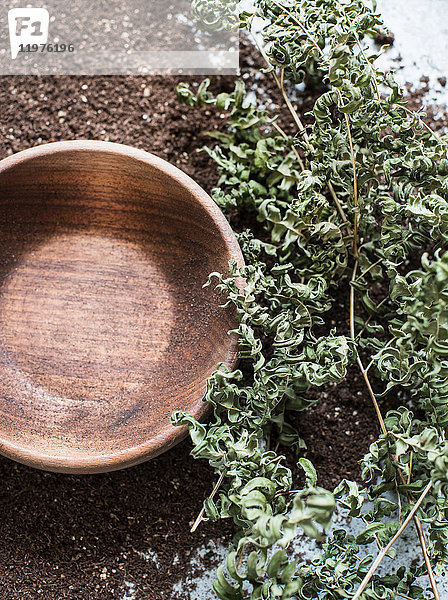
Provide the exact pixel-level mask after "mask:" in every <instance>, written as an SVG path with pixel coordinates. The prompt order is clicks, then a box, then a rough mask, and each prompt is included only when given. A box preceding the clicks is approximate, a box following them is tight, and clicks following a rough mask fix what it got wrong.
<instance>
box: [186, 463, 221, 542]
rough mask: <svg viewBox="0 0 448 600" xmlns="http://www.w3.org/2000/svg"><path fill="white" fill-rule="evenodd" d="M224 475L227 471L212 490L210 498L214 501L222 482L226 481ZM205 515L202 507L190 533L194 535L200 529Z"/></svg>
mask: <svg viewBox="0 0 448 600" xmlns="http://www.w3.org/2000/svg"><path fill="white" fill-rule="evenodd" d="M224 475H225V471H223V472H222V473H221V475H220V476H219V479H218V481H217V482H216V483H215V487H214V488H213V489H212V493H211V494H210V496H209V498H210V499H212V498H213V497H214V496H215V494H216V492H217V491H218V489H219V486H220V485H221V483H222V480H223V479H224ZM204 513H205V506H203V507H202V509H201V512H200V513H199V514H198V516H197V518H196V521H195V522H194V523H193V527H192V528H191V529H190V533H194V532H195V531H196V529H197V528H198V527H199V524H200V522H201V521H202V518H203V516H204Z"/></svg>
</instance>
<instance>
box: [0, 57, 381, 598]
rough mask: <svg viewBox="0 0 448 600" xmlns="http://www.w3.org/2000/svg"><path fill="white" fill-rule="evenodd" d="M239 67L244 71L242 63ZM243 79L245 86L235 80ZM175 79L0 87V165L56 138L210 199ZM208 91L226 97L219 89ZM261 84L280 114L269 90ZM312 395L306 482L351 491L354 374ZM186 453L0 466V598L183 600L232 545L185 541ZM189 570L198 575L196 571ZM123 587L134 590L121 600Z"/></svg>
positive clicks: (191, 487)
mask: <svg viewBox="0 0 448 600" xmlns="http://www.w3.org/2000/svg"><path fill="white" fill-rule="evenodd" d="M243 56H244V59H245V63H246V65H247V64H250V63H252V64H253V58H252V57H251V56H250V52H248V51H247V50H246V51H245V52H243ZM244 77H245V78H248V77H249V78H250V76H249V73H248V72H247V69H246V73H245V75H244ZM178 81H179V79H175V78H168V77H165V78H163V77H153V78H148V77H146V78H145V77H95V78H94V77H47V78H45V77H40V78H37V77H36V78H32V77H26V78H24V77H4V78H1V79H0V103H1V106H2V113H1V120H0V121H1V124H0V132H1V136H0V138H1V139H0V153H1V155H2V156H5V155H8V154H11V153H13V152H17V151H19V150H23V149H25V148H28V147H31V146H34V145H37V144H41V143H44V142H50V141H58V140H68V139H82V138H90V139H100V140H110V141H114V142H121V143H125V144H130V145H132V146H135V147H138V148H143V149H145V150H149V151H151V152H154V153H155V154H158V155H159V156H161V157H162V158H164V159H166V160H169V161H171V162H172V163H174V164H175V165H177V166H178V167H180V168H181V169H183V170H184V171H186V172H187V173H188V174H190V175H191V176H192V177H194V178H195V179H196V180H197V181H198V182H199V183H200V184H201V185H202V186H203V187H204V188H205V189H206V190H210V189H211V188H212V187H213V185H214V183H215V182H216V179H217V174H216V170H215V167H214V165H213V164H212V163H211V161H210V159H208V157H207V155H206V154H204V153H197V152H196V150H197V148H199V147H201V146H202V145H203V144H205V143H206V141H207V138H206V137H205V136H204V135H203V132H204V130H210V129H218V128H219V127H220V125H221V122H222V121H221V119H220V117H219V116H217V115H215V114H214V113H212V111H210V110H208V109H202V110H201V111H199V112H195V111H194V110H193V109H188V108H186V107H183V106H181V105H180V104H179V102H178V101H177V99H176V96H175V93H174V90H175V87H176V84H177V82H178ZM192 81H193V80H192ZM212 84H213V85H214V86H215V87H216V88H220V89H221V90H222V89H228V90H230V89H232V88H233V80H232V79H231V78H223V77H221V78H213V82H212ZM263 86H264V88H265V93H266V94H267V96H268V97H270V99H271V100H273V101H274V102H278V103H279V104H280V101H279V100H278V94H276V92H275V90H274V88H273V86H272V84H271V83H270V81H265V82H264V83H263ZM309 100H310V97H307V96H306V97H305V98H304V100H303V102H304V103H303V106H302V105H301V107H300V110H301V112H306V110H308V106H307V102H308V101H309ZM321 392H322V400H323V401H322V402H321V403H320V404H318V405H317V406H315V407H314V408H312V409H311V410H309V411H308V412H306V413H301V414H300V415H297V416H296V417H295V421H296V424H298V426H299V429H300V432H301V435H302V436H303V437H304V439H305V441H306V443H307V445H308V450H307V455H308V456H309V457H310V458H312V459H313V460H314V462H315V464H316V466H317V468H318V471H319V474H320V476H319V483H320V484H321V485H324V486H328V487H330V488H333V487H334V485H335V484H336V483H337V482H338V481H339V480H340V479H341V477H347V478H354V479H359V475H360V473H359V467H358V464H357V461H358V460H359V458H361V457H362V455H363V454H364V453H365V451H366V450H367V448H368V445H369V443H370V442H371V441H373V439H374V438H375V436H376V435H377V431H378V427H377V424H376V418H375V414H374V412H373V409H372V407H371V404H370V401H369V399H368V397H367V394H366V391H365V389H364V386H363V384H362V382H361V381H360V378H359V377H358V375H357V374H356V371H355V370H352V371H351V376H350V378H348V379H347V381H346V382H345V383H344V384H343V385H340V386H338V387H333V386H332V387H330V388H326V389H324V390H321ZM313 393H318V394H319V393H320V392H319V390H318V391H317V392H313ZM189 451H190V444H189V443H188V442H184V443H182V444H181V445H179V446H177V447H176V448H174V449H173V450H171V451H169V452H168V453H166V454H165V455H163V456H161V457H159V458H157V459H154V460H152V461H151V462H148V463H146V464H143V465H140V466H138V467H134V468H131V469H127V470H125V471H121V472H116V473H112V474H105V475H92V476H68V475H58V474H51V473H44V472H40V471H36V470H33V469H30V468H27V467H24V466H21V465H18V464H16V463H14V462H12V461H10V460H7V459H4V458H0V480H1V482H2V484H1V488H0V490H1V491H0V502H1V503H0V506H1V508H2V510H1V518H0V532H1V537H2V544H1V546H0V572H1V575H0V600H29V599H32V600H35V599H38V598H45V599H46V600H61V599H65V598H66V599H71V600H75V599H76V600H87V599H91V600H112V599H121V598H133V599H135V600H138V599H146V600H159V599H165V598H166V599H168V598H169V599H171V598H172V599H174V598H176V599H177V598H178V599H179V600H188V598H189V593H188V592H183V593H180V592H173V590H172V588H173V585H174V584H176V583H177V582H178V581H179V580H181V579H184V580H185V579H186V578H189V577H191V576H192V575H194V572H193V567H192V566H191V562H190V561H191V558H192V557H194V556H195V555H196V553H197V550H198V548H200V547H201V546H203V545H204V544H206V545H210V547H212V546H213V544H217V543H219V542H223V543H224V544H226V543H227V542H228V541H230V539H231V534H232V530H231V526H230V523H229V522H221V523H219V524H208V523H203V524H202V525H201V526H200V527H199V529H198V531H197V532H196V533H195V534H191V533H190V532H189V529H190V527H191V524H192V522H193V521H194V519H195V517H196V516H197V514H198V512H199V511H200V509H201V506H202V501H203V499H204V498H205V497H206V496H207V495H208V493H209V492H210V490H211V489H212V487H213V485H214V482H215V477H214V474H213V472H212V471H211V470H210V469H209V468H208V466H207V465H206V464H204V463H203V462H199V461H194V460H193V459H192V458H191V457H190V456H189ZM154 553H155V554H154ZM193 562H194V561H193ZM201 562H202V564H203V567H204V568H206V567H207V566H208V565H207V559H205V560H201ZM126 582H131V583H133V584H135V589H134V591H133V592H132V594H131V591H130V588H129V586H128V585H127V584H126ZM127 593H128V594H129V595H127Z"/></svg>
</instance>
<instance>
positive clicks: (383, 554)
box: [352, 481, 432, 600]
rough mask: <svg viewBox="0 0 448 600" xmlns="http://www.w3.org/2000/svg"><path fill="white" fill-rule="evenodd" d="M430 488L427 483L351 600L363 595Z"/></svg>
mask: <svg viewBox="0 0 448 600" xmlns="http://www.w3.org/2000/svg"><path fill="white" fill-rule="evenodd" d="M431 487H432V481H430V482H429V483H428V485H427V486H426V487H425V489H424V490H423V492H422V493H421V495H420V498H419V499H418V500H417V502H416V503H415V504H414V506H413V508H412V510H411V512H410V513H409V514H408V516H407V517H406V519H405V520H404V521H403V524H402V525H401V527H400V528H399V529H398V531H397V533H396V534H395V535H394V536H393V537H392V539H391V540H390V541H389V543H388V544H387V545H386V546H384V548H383V549H382V550H381V552H380V553H379V554H378V556H377V557H376V559H375V560H374V561H373V563H372V565H371V567H370V569H369V570H368V572H367V573H366V576H365V577H364V579H363V580H362V582H361V585H360V586H359V588H358V589H357V590H356V593H355V595H354V596H353V598H352V600H358V598H359V597H360V596H361V594H362V593H363V591H364V590H365V589H366V586H367V584H368V583H369V581H370V580H371V578H372V576H373V574H374V573H375V571H376V570H377V568H378V567H379V565H380V563H381V561H382V560H383V558H384V557H385V556H386V554H387V553H388V551H389V550H390V549H391V547H392V546H393V545H394V544H395V542H396V541H397V539H398V538H399V537H400V535H401V534H402V533H403V531H404V530H405V529H406V527H407V526H408V525H409V523H410V521H411V520H412V518H413V516H414V515H415V513H416V512H417V510H418V509H419V508H420V505H421V504H422V502H423V500H424V499H425V496H426V494H427V493H428V492H429V490H430V489H431Z"/></svg>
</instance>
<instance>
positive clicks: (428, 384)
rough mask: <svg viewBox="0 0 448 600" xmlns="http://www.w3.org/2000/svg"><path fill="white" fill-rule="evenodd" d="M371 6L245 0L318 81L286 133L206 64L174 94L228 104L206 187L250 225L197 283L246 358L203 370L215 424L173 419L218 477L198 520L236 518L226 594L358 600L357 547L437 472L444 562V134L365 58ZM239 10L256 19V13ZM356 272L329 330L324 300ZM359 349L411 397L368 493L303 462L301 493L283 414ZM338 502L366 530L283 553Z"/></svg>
mask: <svg viewBox="0 0 448 600" xmlns="http://www.w3.org/2000/svg"><path fill="white" fill-rule="evenodd" d="M375 10H376V9H375V7H374V6H373V7H372V8H369V7H368V6H367V4H366V3H365V2H364V1H362V0H346V1H343V0H326V1H325V2H323V1H322V0H301V1H300V2H296V1H292V0H255V13H256V14H257V15H258V16H261V17H263V18H264V19H265V20H266V22H267V25H266V27H265V28H264V30H263V38H264V42H265V44H266V46H265V47H266V53H267V54H266V59H267V61H268V65H267V72H273V74H274V75H275V77H276V78H277V81H278V83H279V85H280V86H281V87H282V86H284V89H283V91H284V92H285V94H286V93H287V91H288V86H291V85H293V84H295V83H297V82H299V81H302V80H303V79H305V78H308V81H316V80H317V79H319V81H320V85H321V88H320V89H321V94H320V95H319V96H318V97H317V99H316V101H315V103H314V106H313V108H312V111H311V113H310V115H309V117H310V118H309V121H310V122H309V124H308V125H307V126H306V127H305V128H303V126H302V125H301V123H300V121H299V118H298V115H297V114H295V113H294V111H293V110H292V115H291V119H292V123H295V124H296V125H297V126H298V130H297V134H296V135H288V134H286V133H284V132H283V131H282V130H281V129H280V128H279V127H278V126H277V124H276V122H275V121H276V115H275V114H271V113H270V112H268V111H267V110H266V109H265V108H263V107H260V106H254V105H253V104H251V103H249V102H248V101H247V99H246V94H245V89H244V85H243V83H242V82H237V83H236V86H235V90H234V91H233V92H232V93H230V94H227V93H220V94H218V95H217V96H214V95H213V94H211V93H210V92H209V89H208V87H209V82H208V81H207V80H206V81H205V82H203V83H202V84H201V85H200V86H199V87H198V89H197V90H195V91H193V90H192V89H191V88H190V86H189V85H188V84H182V85H180V86H179V89H178V95H179V97H180V98H181V99H182V100H183V101H184V102H185V103H186V104H188V105H190V106H192V107H200V106H203V105H208V106H209V108H212V107H215V108H216V110H218V111H223V112H224V114H225V115H226V117H227V121H226V129H225V131H220V132H218V133H213V134H212V135H211V137H212V141H211V143H210V146H209V147H207V148H206V149H205V150H206V151H207V152H208V153H209V155H210V156H211V157H212V158H213V159H214V160H215V162H216V164H217V166H218V169H219V173H220V179H219V182H218V185H217V187H216V189H214V190H213V197H214V199H215V201H216V202H217V204H218V205H219V206H220V207H221V209H222V210H223V211H224V212H226V213H227V214H229V215H232V214H234V212H235V211H238V212H239V213H240V214H241V215H243V216H245V218H246V221H251V222H253V223H254V227H252V228H248V229H245V230H244V231H240V232H239V234H238V237H239V242H240V244H241V247H242V250H243V254H244V256H245V260H246V266H245V267H243V268H241V269H238V268H237V267H236V265H233V264H232V265H230V272H229V273H228V274H226V275H222V274H218V273H214V274H212V275H211V276H210V281H209V284H210V285H218V287H219V288H220V289H221V290H223V291H224V292H225V293H226V294H227V297H228V302H229V303H232V304H233V305H234V306H235V307H236V310H237V313H238V316H239V326H238V329H237V330H236V331H237V333H238V335H239V338H240V356H241V359H242V363H241V365H242V367H241V369H242V370H235V371H234V372H229V371H227V370H226V369H225V368H224V367H223V366H220V367H219V368H218V370H217V371H216V372H215V373H214V374H213V375H212V377H211V378H210V380H209V382H208V388H207V393H206V400H207V401H208V402H210V403H211V404H212V405H213V408H214V419H213V420H212V421H211V422H210V423H209V424H207V425H203V424H200V423H197V422H196V421H195V420H194V419H193V418H192V417H190V416H188V415H185V414H181V413H176V414H175V415H173V422H174V423H176V424H178V425H188V426H189V428H190V433H191V437H192V440H193V443H194V450H193V455H194V456H195V457H196V458H205V459H207V460H208V461H209V463H210V464H211V465H212V467H213V468H214V469H215V471H216V473H217V474H219V475H220V476H221V478H222V484H221V486H220V487H219V491H218V492H217V493H216V494H214V495H213V496H212V497H210V498H209V499H208V500H207V501H206V503H205V511H206V515H207V517H208V518H210V519H218V518H221V517H228V516H231V517H232V518H233V520H234V522H235V523H236V524H237V526H238V528H239V532H238V534H237V535H236V537H235V540H234V547H233V548H232V550H231V552H230V554H229V556H228V560H227V563H226V566H225V567H224V566H223V567H222V568H221V569H220V570H219V572H218V577H217V581H216V583H215V585H214V589H215V592H216V594H217V595H218V597H219V598H222V599H223V600H234V599H243V598H244V599H246V598H247V599H249V598H250V599H251V600H256V599H262V598H263V599H282V600H288V599H292V598H325V599H332V600H333V599H336V598H350V597H351V596H352V595H353V593H354V592H355V590H356V589H357V588H358V586H359V585H360V583H361V581H362V579H363V578H364V576H365V574H366V573H367V571H368V570H369V567H370V565H371V562H372V556H370V555H367V556H365V555H364V553H362V552H360V547H361V546H365V545H366V544H369V543H371V542H375V543H376V544H377V545H378V546H379V548H383V547H384V546H386V545H387V544H388V542H389V541H390V540H391V538H392V537H393V536H394V535H395V533H396V532H397V531H398V530H399V528H400V524H401V523H402V522H403V520H404V519H405V517H406V516H407V515H408V514H409V512H410V511H411V509H412V506H413V504H414V503H415V502H417V500H418V499H419V498H420V496H421V494H422V492H423V490H424V489H425V488H426V486H427V484H428V482H429V481H432V482H433V485H432V488H431V490H430V492H429V493H428V494H427V495H426V496H425V498H424V500H423V502H422V504H421V507H420V508H419V511H418V516H419V519H420V520H421V521H422V522H424V523H425V524H426V527H427V538H428V549H429V553H430V557H431V560H432V563H433V566H434V567H437V569H438V570H439V571H442V570H443V568H445V567H446V565H447V563H448V550H447V548H448V442H447V441H446V434H447V429H448V377H447V376H448V252H446V248H447V244H446V243H447V238H448V202H447V199H448V177H447V175H448V159H447V148H448V143H447V139H446V138H445V137H441V136H440V137H439V136H436V135H435V134H434V133H433V132H432V131H431V130H430V129H429V128H428V127H427V126H425V125H424V123H423V121H422V115H421V114H416V113H413V112H411V111H410V110H409V109H408V108H407V107H406V103H405V101H404V100H403V95H402V91H401V90H400V89H399V87H398V86H397V84H396V83H395V82H394V80H393V78H392V76H391V75H387V74H384V73H383V72H382V71H381V70H380V69H378V67H377V66H376V65H375V60H376V58H377V55H376V54H372V53H371V52H370V51H368V49H367V46H366V44H365V43H364V39H365V38H366V36H369V35H373V34H374V33H375V32H376V31H379V30H380V29H382V27H383V25H382V23H381V21H380V18H379V16H378V15H377V14H376V11H375ZM240 18H241V21H242V25H243V26H246V27H248V28H250V26H251V20H252V15H250V14H247V13H244V14H242V15H240ZM213 140H214V141H213ZM255 231H257V234H255ZM422 251H425V254H424V255H423V256H422ZM415 267H417V268H415ZM235 276H242V277H244V278H245V280H246V287H245V289H244V291H240V290H238V288H237V287H236V285H235V282H234V277H235ZM350 287H351V288H352V302H351V305H350V306H349V304H348V302H347V306H346V316H345V317H344V319H343V321H342V323H343V327H342V332H341V331H338V330H335V328H334V325H333V324H332V318H333V313H332V309H333V306H334V299H335V296H336V294H337V293H338V290H346V291H347V293H346V294H345V297H346V298H347V300H348V298H349V297H350V294H349V292H348V290H349V289H350ZM378 288H380V289H381V290H382V291H383V294H384V297H382V298H380V300H378V299H377V298H375V296H374V294H373V291H374V290H377V289H378ZM353 298H359V300H360V301H361V302H362V309H360V308H357V307H356V303H355V302H353ZM374 298H375V299H374ZM355 308H356V312H357V314H356V315H354V318H353V312H354V310H355ZM350 309H352V310H350ZM350 314H351V316H350ZM349 323H350V324H351V327H352V328H353V330H354V337H353V338H352V337H351V335H349V334H348V332H349V331H350V327H349ZM360 355H361V356H362V357H363V360H364V357H365V356H368V357H369V358H368V360H371V363H370V367H371V368H370V369H369V373H373V372H375V374H376V376H377V377H378V378H379V379H380V380H382V381H383V382H384V388H383V389H384V390H385V392H388V393H396V392H399V393H400V394H401V395H402V396H403V398H404V400H405V401H406V402H407V405H406V406H402V407H400V408H398V409H397V410H394V411H391V412H389V413H388V414H387V415H386V416H385V418H384V426H385V431H384V432H383V433H382V434H381V435H379V438H378V440H377V441H376V442H374V443H373V444H372V445H371V447H370V450H369V452H368V454H367V455H366V456H365V457H364V459H363V460H362V473H363V479H364V487H363V488H362V489H359V488H358V486H357V485H356V484H355V483H353V482H347V481H343V482H341V484H340V485H339V486H338V487H337V488H336V490H335V491H334V492H333V493H331V492H329V491H327V490H324V489H322V488H320V487H318V486H317V475H316V472H315V470H314V467H313V466H312V465H311V463H310V462H309V461H307V460H305V459H303V458H302V459H300V461H299V464H300V466H301V467H302V468H303V470H304V473H305V477H304V483H303V485H302V487H300V489H295V490H293V482H292V473H291V471H290V469H289V468H288V467H287V466H286V462H285V457H284V455H283V454H282V451H281V448H282V446H284V445H288V444H294V443H295V444H296V447H297V449H298V451H299V453H300V451H301V449H303V447H304V444H303V442H302V441H301V440H300V438H299V437H298V434H297V432H296V431H295V430H294V429H293V427H292V426H291V425H290V424H288V422H287V421H286V419H285V411H287V410H298V411H301V410H307V409H308V408H309V407H310V405H311V403H312V402H311V400H310V399H309V398H308V397H307V395H306V393H305V392H306V391H307V390H309V389H310V388H311V387H315V386H323V385H326V384H329V383H338V382H341V381H342V380H343V379H344V378H345V377H346V374H347V369H348V367H349V366H350V365H351V364H353V363H355V362H356V360H357V358H358V357H359V356H360ZM243 366H244V374H243ZM363 401H365V402H367V401H368V394H367V390H366V397H365V400H364V399H363ZM411 407H412V411H411ZM413 413H415V414H413ZM416 415H417V416H416ZM341 460H344V457H341ZM335 502H339V503H340V504H341V506H344V507H345V508H346V509H347V510H348V511H349V514H350V515H351V516H353V517H355V518H359V519H362V520H363V521H364V523H365V529H364V531H363V533H361V534H360V535H359V536H358V538H357V539H356V540H355V539H354V538H353V536H350V535H347V533H346V532H345V531H343V530H336V531H334V532H333V533H332V535H331V536H330V537H329V539H327V541H326V543H325V544H324V545H323V550H322V552H321V553H320V554H319V555H317V556H316V558H315V559H314V560H313V561H312V563H311V564H309V565H307V564H304V563H303V564H296V563H295V562H294V561H292V560H290V557H289V554H288V553H287V548H288V546H289V544H290V543H291V541H292V540H293V539H294V537H295V536H296V535H297V533H298V532H300V531H303V532H305V533H306V534H307V535H309V536H311V537H322V535H323V534H324V533H325V531H326V530H328V528H329V526H330V523H331V516H332V513H333V510H334V508H335ZM391 553H393V550H391V551H390V552H389V554H391ZM422 564H423V561H422ZM422 573H424V566H422V565H417V566H412V567H409V568H405V567H404V566H399V567H398V568H397V570H395V571H393V572H391V573H390V574H388V575H387V576H380V575H378V574H375V575H374V576H373V578H372V580H371V581H370V583H369V586H368V587H367V588H366V589H365V590H364V592H363V595H362V598H364V599H367V598H369V599H378V600H379V599H389V598H390V599H393V598H395V595H396V594H401V595H404V596H406V597H409V598H413V599H419V598H423V597H425V595H424V592H423V590H422V589H421V588H419V587H418V586H417V585H416V583H415V579H416V577H418V576H419V575H421V574H422Z"/></svg>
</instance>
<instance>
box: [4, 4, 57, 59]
mask: <svg viewBox="0 0 448 600" xmlns="http://www.w3.org/2000/svg"><path fill="white" fill-rule="evenodd" d="M49 23H50V14H49V12H48V10H47V9H46V8H12V9H11V10H10V11H9V12H8V25H9V39H10V41H11V57H12V59H13V60H14V59H15V58H17V55H18V53H19V50H20V46H21V44H23V45H26V44H46V43H47V40H48V28H49Z"/></svg>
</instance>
